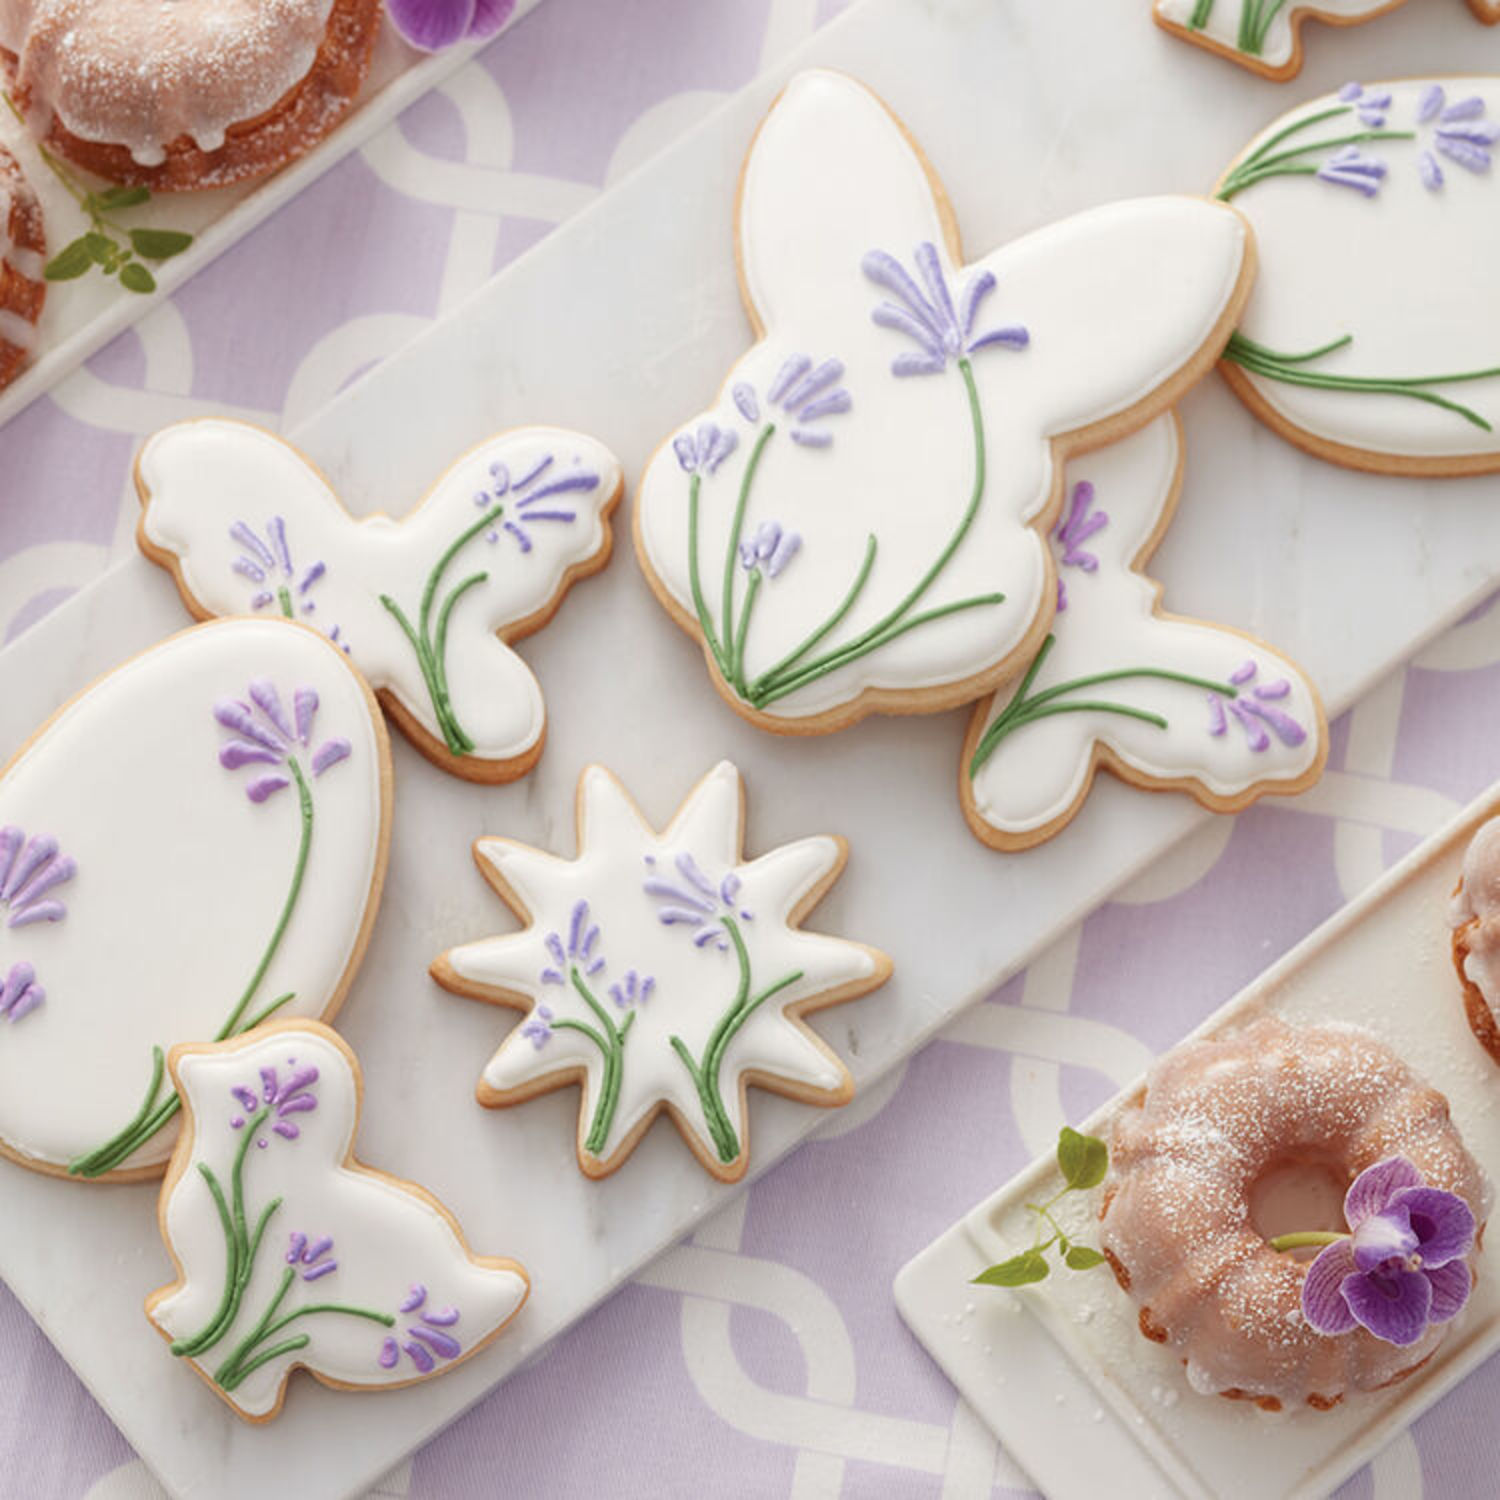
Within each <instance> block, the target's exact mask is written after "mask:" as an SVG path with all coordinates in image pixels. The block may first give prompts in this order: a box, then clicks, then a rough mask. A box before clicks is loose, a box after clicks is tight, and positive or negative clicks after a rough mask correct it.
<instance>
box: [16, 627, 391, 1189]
mask: <svg viewBox="0 0 1500 1500" xmlns="http://www.w3.org/2000/svg"><path fill="white" fill-rule="evenodd" d="M389 782H390V766H389V746H388V744H387V741H386V734H385V726H384V723H383V722H382V720H381V717H380V712H379V709H378V707H377V705H376V704H375V701H374V699H373V698H372V697H371V696H370V693H369V690H368V689H367V688H366V687H365V685H364V683H363V682H362V681H361V679H360V677H359V676H358V674H357V673H356V672H355V671H354V670H353V669H352V668H351V667H350V666H349V664H348V662H347V660H346V659H345V657H344V655H343V653H342V652H340V651H338V650H337V649H336V648H334V647H333V646H330V645H329V643H328V642H327V641H326V640H324V639H323V638H322V637H321V636H319V635H318V634H317V633H316V632H315V631H312V630H309V629H307V628H305V627H304V626H301V625H289V624H286V623H285V622H283V621H280V620H275V619H266V620H226V621H221V622H215V623H212V624H208V625H200V626H197V627H194V628H193V629H190V630H185V631H183V632H182V633H181V634H180V635H175V636H172V637H171V638H170V639H168V640H166V641H163V642H162V643H161V644H160V645H157V646H154V647H152V648H151V649H150V650H149V651H146V652H144V653H142V654H141V655H140V656H137V657H135V658H133V659H132V660H130V661H127V662H126V663H125V664H124V665H123V666H120V667H117V668H116V669H115V670H114V671H113V672H111V673H110V674H109V675H108V676H107V677H104V678H102V679H101V680H100V681H98V682H96V683H95V684H94V685H93V686H92V687H90V688H88V689H87V690H86V691H84V692H83V693H81V694H80V695H79V696H78V697H76V698H74V699H73V701H72V702H71V703H68V704H67V705H65V706H64V707H63V708H61V709H59V710H58V712H57V713H56V714H54V715H53V717H52V718H51V719H49V720H48V721H47V722H46V723H45V724H44V725H42V727H41V728H40V729H39V730H37V732H36V733H35V734H34V735H33V736H32V737H31V739H30V740H28V741H27V743H26V744H25V745H24V746H23V747H22V749H21V751H20V752H19V754H18V755H17V756H16V757H15V759H13V760H12V761H11V763H10V764H9V765H8V766H7V767H6V768H5V770H4V771H3V772H0V908H3V911H0V1152H3V1153H4V1154H5V1155H7V1156H10V1157H12V1158H13V1159H14V1160H16V1161H18V1162H20V1163H21V1164H22V1165H23V1166H28V1167H33V1168H36V1169H38V1170H41V1171H46V1172H54V1173H59V1174H61V1173H68V1172H71V1173H73V1174H75V1175H78V1176H83V1177H101V1176H107V1177H144V1176H151V1175H154V1174H156V1173H159V1172H160V1171H161V1169H162V1167H163V1166H164V1164H165V1162H166V1160H167V1157H168V1156H169V1155H170V1153H171V1149H172V1142H173V1139H174V1137H175V1135H176V1132H177V1128H178V1124H179V1121H178V1107H179V1106H178V1100H177V1096H176V1094H175V1093H174V1092H173V1089H172V1085H171V1082H170V1080H168V1079H167V1078H166V1076H165V1072H164V1058H165V1054H166V1053H167V1052H168V1051H169V1050H170V1049H171V1048H172V1047H173V1046H175V1045H177V1044H178V1043H181V1042H197V1041H204V1042H207V1041H212V1040H214V1039H215V1038H224V1037H230V1036H234V1035H237V1034H239V1033H241V1032H244V1031H248V1030H249V1029H250V1028H251V1027H252V1026H254V1025H255V1024H256V1023H257V1022H259V1021H262V1020H264V1019H265V1018H266V1017H267V1016H270V1015H291V1016H304V1017H305V1016H331V1015H332V1014H333V1012H334V1011H335V1010H336V1009H337V1007H338V1004H339V1002H340V1000H341V999H342V998H343V995H344V991H345V989H346V988H347V986H348V984H349V982H350V980H351V979H352V978H353V975H354V971H355V969H356V968H357V967H358V965H359V961H360V958H361V956H362V954H363V952H364V946H365V941H366V938H367V937H368V935H369V927H370V922H371V920H372V918H373V916H374V912H375V908H376V906H377V904H378V901H379V896H380V887H381V882H382V880H383V878H384V874H385V854H386V837H387V826H388V815H389V795H390V792H389Z"/></svg>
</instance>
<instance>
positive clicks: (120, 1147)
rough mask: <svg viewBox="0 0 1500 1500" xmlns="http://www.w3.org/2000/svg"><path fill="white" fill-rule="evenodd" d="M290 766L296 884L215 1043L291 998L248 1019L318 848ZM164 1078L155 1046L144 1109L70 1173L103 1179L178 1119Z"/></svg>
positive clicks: (301, 778)
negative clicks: (295, 819)
mask: <svg viewBox="0 0 1500 1500" xmlns="http://www.w3.org/2000/svg"><path fill="white" fill-rule="evenodd" d="M286 765H287V769H288V770H289V771H290V772H291V774H292V780H293V782H294V783H295V785H296V788H297V808H298V814H299V831H298V838H297V859H296V863H295V864H294V865H293V867H292V882H291V886H290V888H289V889H288V891H287V893H286V898H285V900H283V902H282V903H281V911H280V913H279V914H278V916H277V918H276V925H275V927H273V928H272V929H271V936H270V939H269V941H268V942H267V943H266V946H265V948H264V949H263V950H262V952H261V956H260V962H259V963H257V964H256V966H255V972H254V973H253V974H251V976H250V981H249V983H248V984H246V986H245V988H244V990H243V991H242V992H241V994H240V997H239V999H238V1000H237V1001H235V1004H234V1008H233V1009H232V1010H231V1011H230V1012H229V1016H228V1018H227V1019H226V1020H225V1022H224V1024H223V1025H222V1026H220V1027H219V1029H218V1031H217V1032H216V1033H215V1034H214V1038H213V1039H214V1041H216V1042H222V1041H226V1040H227V1039H228V1038H229V1037H231V1036H237V1035H240V1034H241V1033H243V1032H246V1031H251V1030H253V1029H254V1028H255V1027H256V1026H259V1025H260V1023H261V1022H262V1021H264V1020H265V1019H266V1017H267V1016H269V1015H271V1014H273V1013H274V1012H275V1011H277V1010H280V1009H281V1007H282V1006H283V1005H285V1004H286V1003H287V1002H288V1001H290V1000H291V999H292V998H293V996H292V995H291V994H286V995H281V996H279V997H278V998H277V999H276V1000H274V1001H272V1003H271V1004H270V1005H268V1006H267V1007H266V1008H265V1009H264V1010H262V1011H260V1012H259V1013H258V1014H256V1015H254V1016H252V1017H251V1018H250V1019H249V1020H248V1021H246V1020H244V1016H245V1011H246V1010H247V1009H248V1007H249V1005H250V1002H251V1000H252V999H254V997H255V992H256V991H257V990H258V989H259V988H260V986H261V981H262V980H263V979H264V978H265V977H266V971H267V970H268V969H269V968H270V967H271V963H272V961H273V960H274V959H275V957H276V954H277V951H278V950H279V949H280V947H281V942H282V939H283V938H284V937H285V936H286V929H287V926H288V924H289V923H290V922H291V919H292V913H293V911H295V910H296V907H297V902H298V899H299V898H300V897H301V895H302V882H303V880H304V878H305V877H306V875H307V860H308V855H309V853H310V852H311V849H312V835H313V799H312V788H311V787H310V786H309V785H308V782H307V776H306V774H305V773H304V772H303V770H302V767H301V765H300V764H298V761H297V757H296V756H295V755H289V756H288V757H287V760H286ZM162 1082H163V1056H162V1049H161V1048H160V1047H154V1048H152V1072H151V1084H150V1087H149V1088H148V1089H147V1090H146V1096H145V1098H144V1099H143V1100H142V1101H141V1107H140V1108H139V1109H138V1110H137V1111H136V1113H135V1115H134V1117H133V1118H132V1119H131V1120H130V1122H129V1123H128V1124H126V1125H125V1126H124V1128H123V1129H121V1130H119V1131H117V1132H116V1133H115V1134H114V1135H112V1136H111V1137H110V1138H109V1139H108V1140H107V1141H105V1142H104V1144H103V1145H101V1146H96V1147H95V1148H94V1149H93V1150H92V1151H88V1152H85V1153H84V1154H83V1155H82V1156H78V1157H75V1158H74V1159H73V1160H72V1161H71V1162H69V1163H68V1173H69V1175H70V1176H74V1177H85V1178H88V1177H102V1176H103V1175H104V1174H105V1173H106V1172H112V1171H114V1169H115V1168H116V1167H118V1166H120V1165H121V1163H123V1162H125V1161H128V1160H129V1159H130V1157H132V1156H133V1155H134V1154H135V1153H136V1152H137V1151H139V1150H140V1149H141V1147H142V1146H144V1145H145V1144H146V1142H147V1141H149V1140H150V1139H151V1138H152V1137H153V1136H154V1135H156V1133H157V1132H158V1131H159V1130H161V1129H162V1128H163V1127H164V1126H165V1125H167V1124H168V1123H170V1121H171V1120H173V1119H174V1118H175V1117H176V1115H177V1112H178V1110H179V1109H181V1107H182V1102H181V1100H179V1099H178V1097H177V1093H176V1091H175V1090H172V1091H169V1092H168V1094H167V1097H166V1098H165V1099H163V1100H161V1102H160V1103H158V1102H157V1100H158V1095H159V1094H160V1092H161V1086H162Z"/></svg>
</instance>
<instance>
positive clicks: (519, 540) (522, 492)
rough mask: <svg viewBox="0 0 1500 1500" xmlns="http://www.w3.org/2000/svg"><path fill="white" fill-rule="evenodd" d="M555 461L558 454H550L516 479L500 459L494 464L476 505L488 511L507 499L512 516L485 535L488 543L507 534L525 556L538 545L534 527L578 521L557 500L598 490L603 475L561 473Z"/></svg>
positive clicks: (575, 471)
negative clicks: (498, 502) (600, 477)
mask: <svg viewBox="0 0 1500 1500" xmlns="http://www.w3.org/2000/svg"><path fill="white" fill-rule="evenodd" d="M555 462H556V458H555V455H553V454H551V453H549V454H547V455H546V456H545V457H544V458H542V459H541V460H540V461H539V462H537V463H534V464H533V465H532V466H531V467H530V468H529V469H528V470H527V471H526V472H525V473H524V474H522V475H521V476H520V477H519V478H515V477H512V475H511V472H510V470H509V468H507V467H506V465H505V464H503V463H501V462H500V461H499V460H498V459H497V460H496V461H495V462H494V463H492V464H491V465H490V481H491V482H490V486H489V488H488V489H483V490H476V491H475V492H474V504H475V505H476V506H477V507H478V508H479V509H480V510H486V509H488V508H489V507H490V506H492V505H494V503H495V502H496V501H497V500H506V501H507V512H508V513H507V515H506V516H505V518H504V519H503V520H502V521H501V523H500V525H499V526H498V527H494V528H492V529H491V530H489V531H487V532H486V533H485V540H486V541H487V542H498V541H499V540H500V533H501V532H502V531H504V532H507V533H509V535H511V536H513V537H514V538H515V540H516V545H517V546H518V547H519V548H520V549H521V553H522V555H523V556H524V555H525V554H526V553H528V552H530V551H531V549H532V548H533V547H534V546H535V545H536V543H535V542H534V541H533V540H532V536H531V531H530V528H531V527H532V526H534V525H536V524H537V523H539V522H542V521H560V522H563V523H565V524H569V525H571V524H572V523H573V522H574V521H576V520H577V519H578V512H577V511H576V510H574V509H572V508H571V506H570V505H569V504H568V502H567V501H566V500H563V501H559V500H558V499H557V497H558V496H559V495H575V494H578V493H580V492H584V493H586V492H588V491H589V490H596V489H598V488H599V476H598V475H597V474H594V473H591V472H590V471H588V470H587V469H583V468H576V469H571V470H569V471H567V472H566V473H559V472H558V471H557V470H556V469H555V468H554V467H553V465H554V464H555Z"/></svg>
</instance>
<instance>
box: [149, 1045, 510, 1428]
mask: <svg viewBox="0 0 1500 1500" xmlns="http://www.w3.org/2000/svg"><path fill="white" fill-rule="evenodd" d="M171 1069H172V1079H173V1082H174V1083H175V1084H176V1085H177V1089H178V1092H179V1093H180V1094H181V1096H182V1100H183V1106H184V1109H185V1111H186V1117H187V1124H186V1127H185V1128H184V1130H183V1133H182V1136H181V1137H180V1139H179V1140H178V1144H177V1152H176V1155H175V1156H174V1157H173V1158H172V1165H171V1167H170V1169H169V1170H168V1173H167V1179H166V1181H165V1183H164V1184H163V1185H162V1195H161V1204H160V1208H159V1217H160V1220H161V1230H162V1235H163V1237H164V1239H165V1240H166V1243H167V1248H168V1250H169V1251H170V1252H171V1255H172V1259H173V1262H174V1264H175V1265H176V1267H177V1279H176V1280H175V1281H174V1282H173V1283H172V1284H171V1285H170V1286H166V1287H162V1288H161V1289H160V1290H159V1291H157V1292H155V1293H153V1294H152V1296H151V1297H150V1299H149V1300H148V1301H147V1303H146V1312H147V1315H148V1316H149V1317H150V1319H151V1321H152V1322H153V1323H154V1324H155V1325H156V1327H157V1330H158V1331H159V1332H160V1333H161V1334H162V1335H163V1337H165V1338H166V1339H168V1340H169V1341H170V1343H171V1347H172V1352H173V1354H175V1355H177V1356H178V1357H179V1358H181V1359H185V1360H187V1361H188V1362H189V1363H190V1364H191V1366H192V1368H193V1370H194V1371H195V1372H196V1373H197V1374H198V1375H200V1376H201V1377H202V1378H203V1379H204V1380H206V1381H207V1382H208V1383H209V1385H210V1386H211V1388H212V1389H213V1391H214V1394H215V1395H217V1396H219V1397H221V1398H222V1399H223V1400H225V1401H227V1402H228V1403H229V1404H230V1406H232V1407H233V1408H234V1410H235V1412H236V1413H237V1414H238V1415H239V1416H241V1417H244V1418H245V1419H246V1420H248V1421H251V1422H265V1421H269V1420H270V1419H271V1418H272V1417H274V1416H275V1415H276V1414H277V1412H279V1411H280V1410H281V1403H282V1400H283V1398H284V1397H285V1395H286V1384H287V1381H288V1379H289V1378H290V1376H291V1373H292V1371H293V1370H295V1369H299V1368H302V1369H307V1370H310V1371H311V1372H312V1373H313V1374H314V1375H315V1376H316V1377H317V1378H318V1379H319V1380H320V1381H322V1382H323V1384H324V1385H330V1386H338V1387H342V1388H346V1389H347V1388H364V1387H391V1386H400V1385H411V1384H412V1383H413V1382H415V1381H418V1380H423V1379H426V1378H427V1377H428V1376H430V1375H438V1374H441V1373H443V1372H444V1371H445V1370H448V1369H451V1368H452V1367H453V1366H454V1365H456V1364H458V1363H459V1362H461V1361H462V1360H465V1359H467V1358H468V1357H469V1356H470V1355H471V1354H475V1353H477V1352H478V1351H479V1350H480V1349H482V1348H483V1347H484V1346H485V1345H486V1344H487V1343H489V1341H490V1340H491V1339H492V1338H494V1337H495V1335H496V1334H497V1333H499V1332H500V1330H501V1329H502V1328H503V1327H504V1326H505V1325H506V1324H507V1323H508V1322H509V1321H510V1320H511V1318H513V1317H514V1316H515V1314H516V1313H517V1312H518V1311H519V1310H520V1307H521V1304H522V1303H523V1302H524V1301H525V1300H526V1294H527V1291H528V1285H529V1284H528V1282H527V1279H526V1273H525V1272H524V1271H523V1270H522V1269H521V1267H520V1266H518V1265H517V1264H516V1263H515V1262H514V1261H509V1260H496V1259H492V1258H490V1257H487V1256H476V1255H474V1254H473V1253H472V1252H471V1251H470V1250H469V1248H468V1246H467V1245H466V1244H465V1243H464V1240H463V1236H462V1234H461V1233H460V1232H459V1228H458V1225H457V1224H456V1223H455V1222H454V1221H453V1218H452V1216H451V1215H450V1214H449V1213H448V1211H447V1210H446V1209H445V1208H444V1207H443V1206H442V1205H441V1204H440V1203H439V1202H438V1201H437V1200H436V1199H435V1198H433V1197H432V1196H430V1195H429V1194H428V1193H427V1192H425V1191H424V1190H423V1189H422V1188H420V1187H417V1186H415V1185H413V1184H411V1183H407V1182H402V1181H400V1180H399V1179H397V1178H395V1177H388V1176H386V1175H385V1174H384V1173H382V1172H373V1171H371V1170H370V1169H369V1168H368V1167H364V1166H361V1165H360V1164H359V1163H358V1162H357V1161H355V1159H354V1156H353V1150H354V1133H355V1129H356V1127H357V1125H358V1123H359V1112H360V1107H361V1103H362V1093H363V1085H362V1082H361V1079H360V1073H359V1064H358V1063H357V1062H356V1061H355V1057H354V1054H353V1053H352V1052H351V1051H350V1050H349V1048H348V1046H347V1045H346V1044H345V1043H344V1042H343V1041H342V1040H341V1039H340V1038H339V1037H338V1036H337V1034H336V1033H334V1032H333V1031H331V1030H329V1028H328V1027H326V1026H323V1025H321V1024H319V1023H318V1022H316V1021H284V1022H274V1023H272V1024H271V1025H268V1026H264V1027H261V1028H260V1029H259V1030H257V1031H254V1032H252V1033H250V1034H249V1035H247V1036H244V1037H239V1038H236V1039H235V1040H233V1041H229V1042H220V1043H216V1044H214V1045H209V1046H183V1047H178V1048H176V1049H174V1051H173V1053H172V1058H171Z"/></svg>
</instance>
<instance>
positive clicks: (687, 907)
mask: <svg viewBox="0 0 1500 1500" xmlns="http://www.w3.org/2000/svg"><path fill="white" fill-rule="evenodd" d="M673 863H674V865H675V867H676V870H677V876H678V878H677V879H675V880H674V879H671V878H669V877H666V876H663V875H661V874H659V873H658V868H657V861H656V856H655V855H654V854H648V855H647V856H646V868H647V870H648V871H649V872H650V873H649V874H648V875H647V876H646V879H645V881H644V882H643V885H642V889H644V891H645V892H646V894H647V895H648V896H651V897H653V898H654V899H655V900H656V901H657V902H659V903H660V904H659V905H658V907H657V909H656V915H657V919H658V920H659V921H660V922H661V923H662V925H663V926H665V927H675V926H678V925H681V926H684V927H687V928H690V929H691V930H692V933H693V943H694V945H695V946H697V947H699V948H706V947H708V946H709V945H710V944H712V945H713V946H714V947H715V948H718V949H719V950H720V951H721V952H724V951H726V950H727V949H728V947H729V942H730V939H729V929H728V928H727V927H726V926H725V919H726V918H731V917H738V918H739V919H740V920H742V921H746V922H749V921H753V920H754V915H755V914H754V913H753V912H751V911H747V910H745V909H744V908H742V907H740V905H739V893H740V885H741V881H740V877H739V876H738V875H737V874H736V873H735V872H734V871H733V870H731V871H729V873H728V874H727V875H725V876H724V877H723V878H722V879H721V880H720V881H719V882H718V883H717V884H715V883H714V882H713V881H712V880H710V879H709V877H708V876H707V875H706V874H704V872H703V870H702V868H701V867H700V866H699V864H698V861H697V860H695V859H694V858H693V856H692V855H691V854H689V853H688V852H687V851H686V850H684V851H683V852H682V853H681V854H679V855H678V856H677V857H676V859H675V860H674V861H673Z"/></svg>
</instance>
